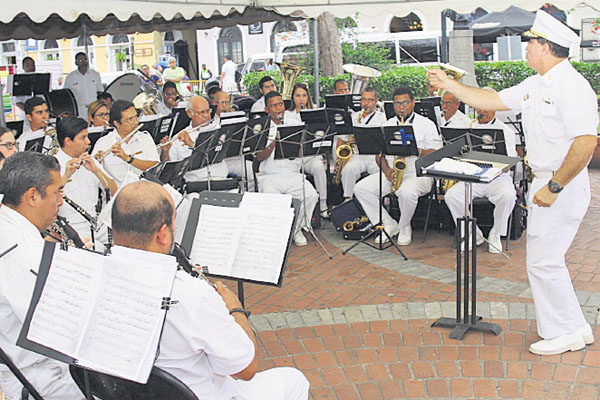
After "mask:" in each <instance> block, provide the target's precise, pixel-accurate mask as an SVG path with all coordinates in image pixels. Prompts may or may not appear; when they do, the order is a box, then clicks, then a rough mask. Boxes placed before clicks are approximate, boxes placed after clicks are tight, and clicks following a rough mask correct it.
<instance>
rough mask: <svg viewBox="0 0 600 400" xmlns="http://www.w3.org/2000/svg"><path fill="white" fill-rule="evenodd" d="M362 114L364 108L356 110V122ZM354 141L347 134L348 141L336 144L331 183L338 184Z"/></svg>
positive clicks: (351, 136)
mask: <svg viewBox="0 0 600 400" xmlns="http://www.w3.org/2000/svg"><path fill="white" fill-rule="evenodd" d="M364 115H365V109H364V108H361V109H360V111H359V112H358V115H357V116H356V123H357V124H358V123H359V122H360V120H361V119H362V117H363V116H364ZM354 143H355V141H354V135H352V134H351V135H348V142H347V143H344V144H341V145H338V147H337V149H336V150H335V156H336V159H335V164H334V167H333V183H335V184H336V185H339V183H340V179H341V174H342V169H343V168H344V166H345V165H346V164H347V163H348V160H350V156H351V155H352V145H353V144H354Z"/></svg>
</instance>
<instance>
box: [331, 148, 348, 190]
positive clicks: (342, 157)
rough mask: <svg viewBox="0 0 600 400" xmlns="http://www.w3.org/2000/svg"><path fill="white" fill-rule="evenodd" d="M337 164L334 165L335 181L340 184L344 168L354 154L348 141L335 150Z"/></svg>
mask: <svg viewBox="0 0 600 400" xmlns="http://www.w3.org/2000/svg"><path fill="white" fill-rule="evenodd" d="M335 155H336V159H335V165H334V167H333V183H335V184H336V185H338V184H339V183H340V180H341V177H342V169H343V168H344V166H345V165H346V164H347V163H348V160H350V156H351V155H352V147H351V146H350V144H348V143H344V144H342V145H340V146H338V148H337V149H336V150H335Z"/></svg>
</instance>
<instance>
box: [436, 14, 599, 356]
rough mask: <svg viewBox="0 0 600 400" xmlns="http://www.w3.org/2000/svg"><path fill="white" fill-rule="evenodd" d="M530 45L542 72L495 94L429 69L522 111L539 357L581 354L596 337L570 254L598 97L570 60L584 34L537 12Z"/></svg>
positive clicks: (440, 83) (465, 96)
mask: <svg viewBox="0 0 600 400" xmlns="http://www.w3.org/2000/svg"><path fill="white" fill-rule="evenodd" d="M527 34H528V35H529V36H530V37H532V39H531V40H530V41H529V43H528V44H527V64H528V65H529V67H531V68H532V69H533V70H535V71H536V72H537V74H536V75H534V76H531V77H529V78H527V79H525V80H524V81H523V82H522V83H520V84H518V85H516V86H514V87H511V88H508V89H505V90H503V91H501V92H500V93H491V92H488V91H485V90H482V89H478V88H474V87H469V86H465V85H463V84H460V83H458V82H456V81H453V80H451V79H449V78H448V77H447V76H446V74H445V73H444V72H442V71H441V70H437V69H436V70H429V72H428V75H429V80H430V82H431V83H432V85H433V86H435V87H442V88H444V89H446V90H448V91H450V92H452V93H453V94H454V95H456V96H457V97H458V98H459V99H461V100H462V101H464V102H465V103H467V104H469V105H471V106H474V107H476V108H480V109H487V110H508V109H511V110H513V111H515V112H521V113H522V116H523V129H524V132H525V142H526V144H527V158H528V161H529V165H530V166H531V169H532V171H533V174H534V178H533V182H532V184H531V187H530V191H529V196H528V202H527V204H528V218H529V221H528V224H527V275H528V277H529V283H530V285H531V292H532V295H533V300H534V303H535V310H536V319H537V327H538V335H539V336H541V337H542V340H540V341H538V342H535V343H533V344H531V345H530V347H529V351H530V352H532V353H534V354H560V353H564V352H566V351H575V350H579V349H582V348H584V347H585V345H586V344H590V343H592V342H593V341H594V335H593V332H592V330H591V327H590V325H589V324H588V323H587V322H586V320H585V317H584V316H583V313H582V311H581V307H580V305H579V301H578V299H577V296H576V295H575V290H574V289H573V284H572V283H571V278H570V276H569V270H568V269H567V266H566V263H565V253H566V252H567V250H568V249H569V246H570V245H571V242H572V241H573V238H574V237H575V234H576V233H577V230H578V228H579V225H580V223H581V221H582V219H583V216H584V215H585V213H586V210H587V208H588V206H589V203H590V181H589V177H588V172H587V168H586V167H587V165H588V163H589V161H590V158H591V156H592V154H593V152H594V150H595V148H596V141H597V135H596V129H597V127H598V114H597V102H596V95H595V93H594V91H593V89H592V88H591V86H590V84H589V82H587V81H586V80H585V79H584V78H583V76H581V75H580V74H579V73H578V72H577V71H575V69H574V68H573V66H571V64H570V63H569V60H568V59H567V57H568V55H569V47H570V46H571V45H572V44H575V43H578V42H579V37H578V36H577V35H576V34H575V33H574V32H573V31H572V30H571V29H570V28H569V27H568V26H566V25H564V24H563V23H562V22H560V21H558V20H557V19H555V18H554V17H552V16H551V15H550V14H548V13H546V12H545V11H541V10H538V11H537V14H536V18H535V21H534V23H533V26H532V27H531V30H530V31H529V32H528V33H527Z"/></svg>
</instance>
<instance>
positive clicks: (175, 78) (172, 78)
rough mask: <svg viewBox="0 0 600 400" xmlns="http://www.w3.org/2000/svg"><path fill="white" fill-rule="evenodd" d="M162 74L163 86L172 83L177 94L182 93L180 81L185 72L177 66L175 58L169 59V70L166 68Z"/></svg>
mask: <svg viewBox="0 0 600 400" xmlns="http://www.w3.org/2000/svg"><path fill="white" fill-rule="evenodd" d="M162 74H163V80H164V81H165V84H166V83H167V82H173V83H174V84H175V86H176V90H177V93H182V92H181V81H182V80H183V77H184V76H185V70H184V69H183V68H181V67H178V66H177V60H176V59H175V57H169V68H166V69H165V70H164V71H163V73H162ZM163 90H164V89H163Z"/></svg>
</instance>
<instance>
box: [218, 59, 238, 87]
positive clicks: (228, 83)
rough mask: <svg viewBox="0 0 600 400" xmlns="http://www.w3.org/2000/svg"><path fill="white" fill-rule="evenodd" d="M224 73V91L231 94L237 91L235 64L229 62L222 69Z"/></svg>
mask: <svg viewBox="0 0 600 400" xmlns="http://www.w3.org/2000/svg"><path fill="white" fill-rule="evenodd" d="M221 71H222V72H223V91H225V92H227V93H229V92H231V91H234V90H235V89H236V87H235V86H236V85H235V63H234V62H233V61H231V60H228V61H227V62H226V63H225V64H223V66H222V67H221Z"/></svg>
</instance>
